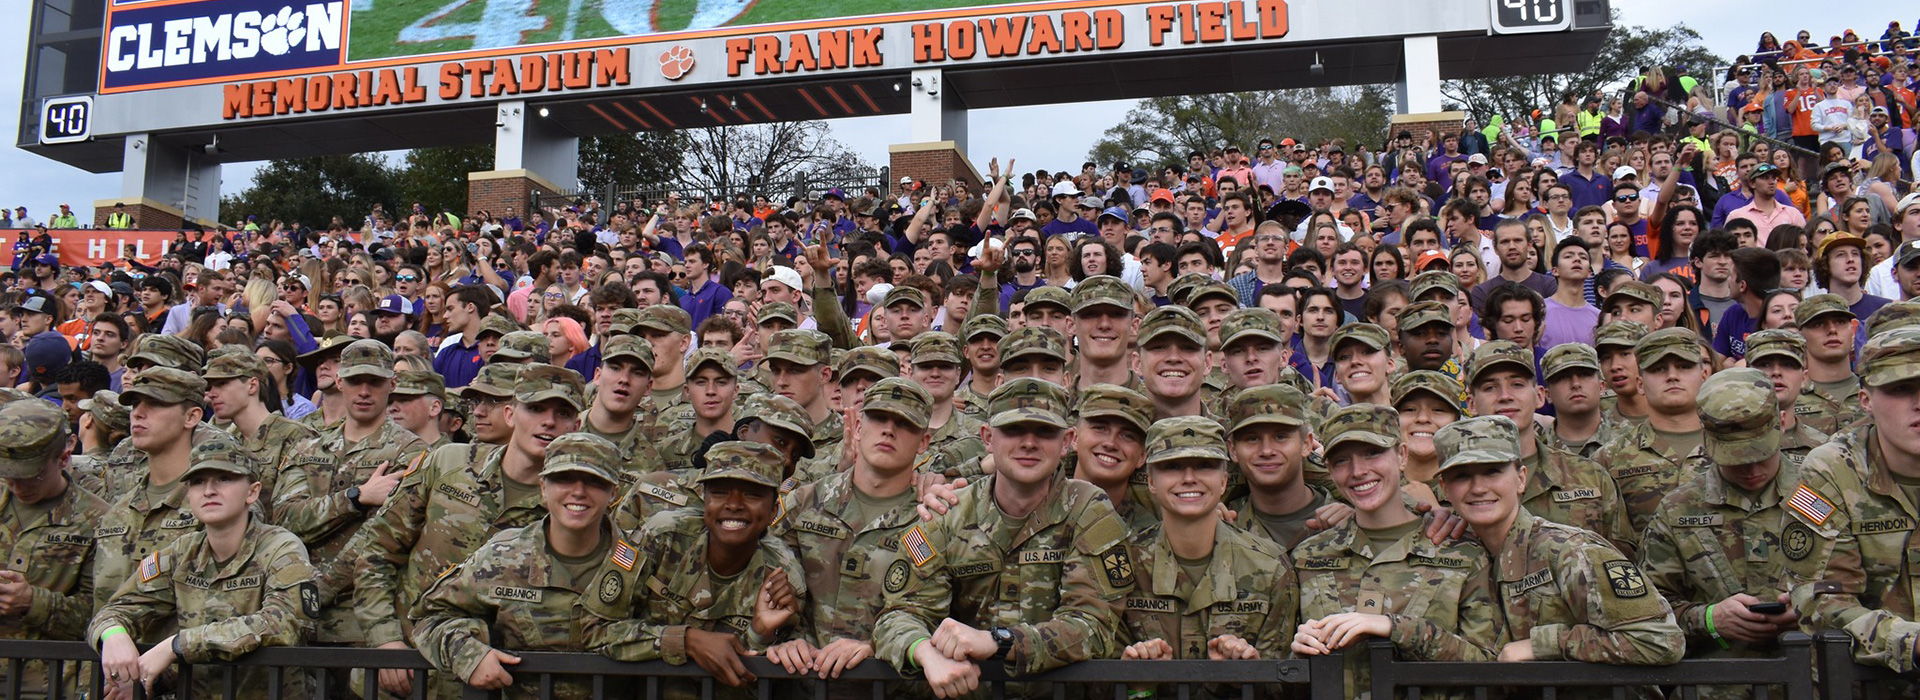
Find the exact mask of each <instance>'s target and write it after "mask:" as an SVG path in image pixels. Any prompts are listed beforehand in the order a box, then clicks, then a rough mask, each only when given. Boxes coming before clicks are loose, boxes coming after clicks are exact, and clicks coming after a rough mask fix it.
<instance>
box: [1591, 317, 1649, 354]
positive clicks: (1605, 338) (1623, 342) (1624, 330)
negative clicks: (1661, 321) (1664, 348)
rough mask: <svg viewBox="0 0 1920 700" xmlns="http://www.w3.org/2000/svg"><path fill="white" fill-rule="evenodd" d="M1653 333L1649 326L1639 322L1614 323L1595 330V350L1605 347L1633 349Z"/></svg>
mask: <svg viewBox="0 0 1920 700" xmlns="http://www.w3.org/2000/svg"><path fill="white" fill-rule="evenodd" d="M1651 332H1653V331H1652V329H1649V328H1647V324H1644V323H1641V322H1639V321H1614V322H1613V323H1609V324H1606V325H1603V326H1601V327H1599V328H1598V329H1595V330H1594V332H1593V348H1594V350H1595V351H1596V352H1598V351H1599V349H1600V348H1604V347H1624V348H1631V347H1633V346H1634V344H1636V343H1639V342H1640V339H1641V338H1645V337H1647V334H1648V333H1651Z"/></svg>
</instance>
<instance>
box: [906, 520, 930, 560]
mask: <svg viewBox="0 0 1920 700" xmlns="http://www.w3.org/2000/svg"><path fill="white" fill-rule="evenodd" d="M900 544H901V546H903V547H905V548H906V550H907V556H908V557H909V558H911V559H913V565H914V566H926V565H927V562H930V561H933V556H934V554H935V552H934V551H933V543H931V542H928V541H927V533H926V532H924V531H922V530H921V529H920V526H919V525H915V526H913V527H912V528H910V529H908V530H907V534H904V535H901V536H900Z"/></svg>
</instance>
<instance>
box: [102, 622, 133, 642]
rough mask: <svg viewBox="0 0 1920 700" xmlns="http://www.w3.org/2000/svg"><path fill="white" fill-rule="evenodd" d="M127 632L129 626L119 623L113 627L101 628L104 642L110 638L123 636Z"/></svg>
mask: <svg viewBox="0 0 1920 700" xmlns="http://www.w3.org/2000/svg"><path fill="white" fill-rule="evenodd" d="M126 633H127V628H125V627H121V626H119V625H114V626H112V627H108V628H106V629H103V630H100V641H101V642H102V643H104V642H106V641H107V640H108V639H111V638H113V637H118V636H123V635H125V634H126Z"/></svg>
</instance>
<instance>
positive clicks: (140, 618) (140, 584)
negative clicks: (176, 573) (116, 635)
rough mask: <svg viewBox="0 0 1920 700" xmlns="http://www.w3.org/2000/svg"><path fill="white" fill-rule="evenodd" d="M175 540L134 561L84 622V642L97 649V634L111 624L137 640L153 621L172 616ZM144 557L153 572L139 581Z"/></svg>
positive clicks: (98, 636) (176, 550)
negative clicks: (110, 594)
mask: <svg viewBox="0 0 1920 700" xmlns="http://www.w3.org/2000/svg"><path fill="white" fill-rule="evenodd" d="M179 542H180V541H178V540H176V541H175V542H174V543H173V544H172V545H168V546H166V547H163V548H161V549H160V551H158V552H154V553H153V554H149V555H147V558H146V559H142V560H140V561H138V562H135V563H134V565H133V572H134V573H133V575H132V576H128V577H127V580H126V581H125V582H123V583H121V584H120V587H119V588H118V589H116V590H115V591H114V592H113V596H112V597H109V598H107V602H106V604H105V605H102V606H101V607H100V610H99V612H96V613H94V615H93V621H92V623H90V624H88V625H87V637H86V641H87V643H88V644H91V645H93V648H95V649H99V648H100V633H101V632H104V631H106V630H109V629H112V628H114V627H125V628H126V629H127V632H128V633H130V634H131V635H132V636H133V639H134V641H139V640H140V639H141V638H142V632H143V631H144V630H146V629H148V628H149V627H151V626H152V625H153V624H154V623H155V622H157V621H159V620H165V619H167V618H171V617H173V610H174V607H173V604H174V597H173V566H174V563H175V560H176V556H175V555H176V554H177V552H178V551H179V547H177V546H176V545H178V544H179ZM148 560H152V562H153V573H154V575H153V576H152V577H151V578H148V579H146V580H144V581H143V580H141V575H142V574H141V573H140V572H141V571H142V570H143V569H146V568H147V567H146V564H147V562H148Z"/></svg>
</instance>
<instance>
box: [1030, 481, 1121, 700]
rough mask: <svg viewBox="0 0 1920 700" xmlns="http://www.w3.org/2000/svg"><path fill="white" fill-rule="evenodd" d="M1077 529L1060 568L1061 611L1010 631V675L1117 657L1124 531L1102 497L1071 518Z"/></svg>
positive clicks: (1104, 496) (1088, 503)
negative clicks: (1011, 643) (1041, 620)
mask: <svg viewBox="0 0 1920 700" xmlns="http://www.w3.org/2000/svg"><path fill="white" fill-rule="evenodd" d="M1070 518H1071V520H1072V521H1073V522H1075V523H1079V524H1080V525H1079V528H1078V529H1079V532H1077V533H1076V534H1075V536H1074V542H1073V551H1072V552H1070V553H1068V555H1067V560H1066V561H1065V562H1064V563H1062V564H1061V566H1060V607H1059V608H1057V609H1055V610H1053V613H1052V614H1053V617H1052V619H1049V620H1047V621H1046V622H1041V623H1037V624H1025V625H1019V626H1016V627H1014V628H1013V648H1012V649H1011V650H1009V651H1008V652H1007V668H1008V670H1009V671H1010V672H1012V673H1017V674H1030V673H1039V672H1041V671H1047V670H1050V669H1055V668H1059V667H1061V666H1065V665H1067V664H1070V663H1073V662H1075V661H1084V660H1087V659H1103V658H1109V657H1117V656H1119V651H1120V648H1119V636H1120V627H1121V623H1120V614H1121V607H1122V605H1123V602H1124V601H1125V599H1126V597H1127V594H1128V593H1131V592H1133V564H1132V561H1131V558H1130V557H1129V556H1128V554H1127V541H1126V540H1127V525H1126V523H1125V522H1122V521H1121V520H1120V515H1119V514H1118V513H1115V512H1114V510H1113V504H1112V502H1110V501H1108V500H1107V497H1106V495H1105V494H1101V495H1100V496H1099V497H1097V498H1093V499H1089V500H1088V501H1087V502H1085V503H1084V504H1082V506H1081V508H1080V509H1079V512H1077V513H1073V514H1072V515H1071V516H1070Z"/></svg>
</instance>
